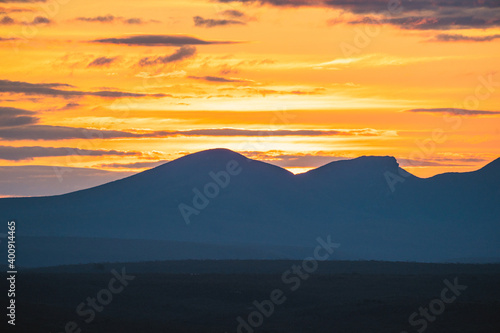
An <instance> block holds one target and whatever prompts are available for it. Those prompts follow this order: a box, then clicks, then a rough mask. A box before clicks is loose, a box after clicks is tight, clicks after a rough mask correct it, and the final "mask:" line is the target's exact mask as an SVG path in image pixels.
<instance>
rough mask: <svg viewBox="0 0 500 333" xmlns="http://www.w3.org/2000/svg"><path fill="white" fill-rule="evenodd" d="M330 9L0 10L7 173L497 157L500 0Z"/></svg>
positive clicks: (90, 4) (11, 6)
mask: <svg viewBox="0 0 500 333" xmlns="http://www.w3.org/2000/svg"><path fill="white" fill-rule="evenodd" d="M335 3H336V1H330V2H326V1H319V0H318V1H305V0H297V1H294V0H288V1H265V0H262V1H236V0H233V1H231V0H224V1H223V0H219V1H217V0H195V1H189V2H186V1H158V0H143V1H125V2H124V1H116V0H110V1H105V2H102V1H93V0H88V1H78V0H64V1H63V0H60V1H56V0H53V1H51V0H47V1H46V2H38V1H26V2H12V1H6V2H2V4H1V6H0V7H1V8H0V11H1V12H2V13H1V17H0V22H1V24H0V57H1V59H2V64H1V77H0V98H1V103H2V104H1V108H0V146H1V147H0V166H21V165H38V166H58V167H83V168H96V169H102V170H107V171H116V172H123V171H129V172H138V171H142V170H145V169H148V168H151V167H152V166H154V165H157V164H158V163H159V162H163V161H169V160H172V159H175V158H178V157H180V156H183V155H185V154H188V153H193V152H196V151H200V150H204V149H210V148H216V147H221V148H229V149H232V150H235V151H237V152H240V153H242V154H244V155H246V156H248V157H251V158H255V159H259V160H262V161H266V162H269V163H272V164H276V165H279V166H282V167H285V168H287V169H288V170H290V171H292V172H294V173H298V172H304V171H307V170H309V169H311V168H314V167H318V166H321V165H324V164H326V163H329V162H331V161H335V160H339V159H346V158H353V157H357V156H361V155H390V156H394V157H396V158H397V159H398V161H399V163H400V165H401V166H402V167H403V168H405V169H406V170H408V171H410V172H411V173H414V174H415V175H417V176H420V177H429V176H433V175H435V174H438V173H443V172H450V171H452V172H455V171H460V172H462V171H471V170H475V169H478V168H480V167H481V166H483V165H485V164H487V163H488V162H490V161H492V160H493V159H495V158H497V157H498V156H499V155H500V121H499V119H500V107H499V105H500V93H499V91H500V74H499V73H498V65H499V64H500V56H499V55H500V21H499V20H498V17H500V16H499V12H498V10H499V7H498V6H496V5H495V3H496V2H494V1H479V2H477V3H476V2H474V4H473V5H471V6H470V7H467V6H461V7H460V8H459V9H457V10H459V11H461V13H458V14H453V13H452V11H451V10H450V11H446V9H450V8H445V7H441V6H436V5H432V4H431V2H428V1H414V2H409V3H406V2H403V3H402V4H401V3H398V2H393V1H378V0H377V1H355V0H352V1H347V2H345V1H342V3H343V4H344V5H343V6H341V5H336V4H335ZM345 3H348V4H349V5H345ZM412 3H421V4H422V7H419V6H416V5H412ZM471 3H472V2H471ZM368 4H370V5H368ZM426 6H427V7H426ZM451 9H454V8H451ZM495 13H496V14H495ZM453 15H456V16H457V18H456V19H455V17H454V16H453ZM471 15H472V16H473V17H474V18H475V20H472V19H471V21H470V22H469V21H467V20H459V19H458V18H460V17H467V16H471ZM417 18H418V19H417ZM56 148H60V149H56Z"/></svg>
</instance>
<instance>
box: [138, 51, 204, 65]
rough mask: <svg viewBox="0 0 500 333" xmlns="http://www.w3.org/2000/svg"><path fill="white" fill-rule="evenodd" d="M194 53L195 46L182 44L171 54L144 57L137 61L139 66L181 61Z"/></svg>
mask: <svg viewBox="0 0 500 333" xmlns="http://www.w3.org/2000/svg"><path fill="white" fill-rule="evenodd" d="M195 54H196V47H194V46H182V47H180V48H179V49H178V50H177V51H175V52H174V53H172V54H171V55H167V56H164V57H157V58H151V57H146V58H142V59H141V60H140V61H139V66H141V67H144V66H152V65H158V64H168V63H172V62H178V61H182V60H185V59H188V58H191V57H193V56H194V55H195Z"/></svg>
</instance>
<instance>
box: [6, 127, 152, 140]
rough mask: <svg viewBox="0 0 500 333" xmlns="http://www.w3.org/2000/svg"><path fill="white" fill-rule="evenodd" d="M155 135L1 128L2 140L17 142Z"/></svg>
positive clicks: (69, 128) (147, 135) (73, 128)
mask: <svg viewBox="0 0 500 333" xmlns="http://www.w3.org/2000/svg"><path fill="white" fill-rule="evenodd" d="M158 136H159V135H158V134H156V133H155V132H153V133H143V134H140V133H131V132H126V131H114V130H95V129H87V128H78V127H67V126H51V125H31V126H21V127H8V128H0V139H3V140H7V141H15V140H66V139H86V140H88V139H118V138H142V137H158Z"/></svg>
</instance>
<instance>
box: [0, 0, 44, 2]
mask: <svg viewBox="0 0 500 333" xmlns="http://www.w3.org/2000/svg"><path fill="white" fill-rule="evenodd" d="M34 2H47V0H0V3H34Z"/></svg>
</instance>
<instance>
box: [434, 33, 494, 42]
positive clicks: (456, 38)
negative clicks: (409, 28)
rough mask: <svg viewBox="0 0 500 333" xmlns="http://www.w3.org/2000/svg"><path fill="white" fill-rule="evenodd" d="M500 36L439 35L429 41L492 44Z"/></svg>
mask: <svg viewBox="0 0 500 333" xmlns="http://www.w3.org/2000/svg"><path fill="white" fill-rule="evenodd" d="M499 38H500V35H498V34H497V35H487V36H465V35H461V34H439V35H436V36H435V37H434V38H432V39H429V42H491V41H494V40H495V39H499Z"/></svg>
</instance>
